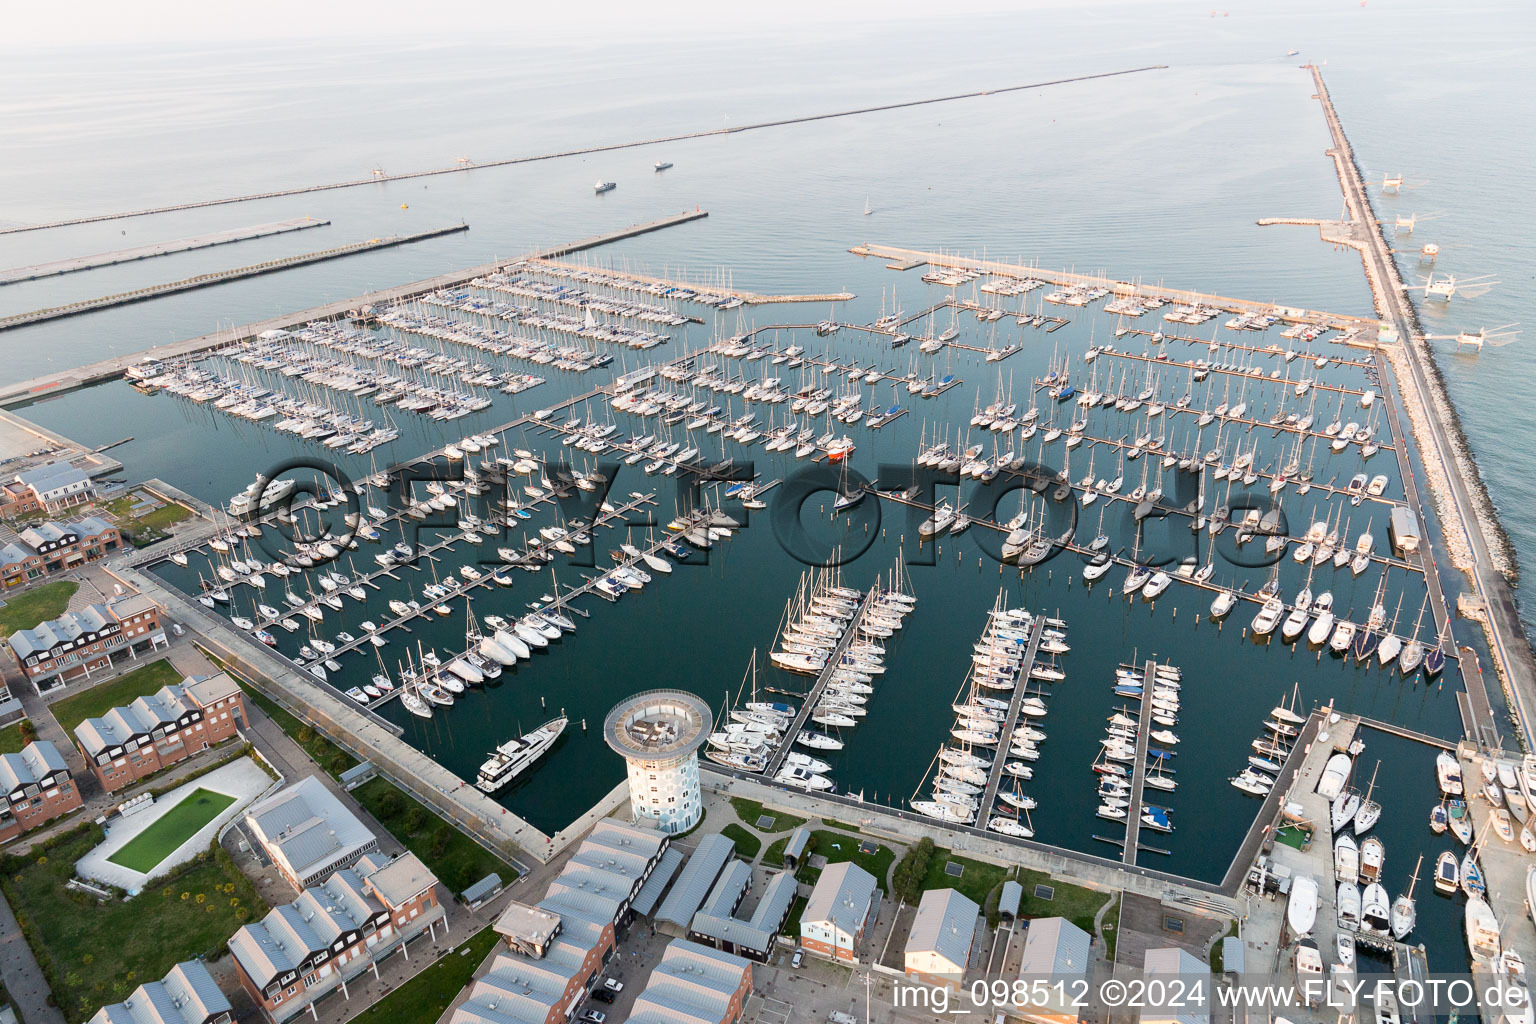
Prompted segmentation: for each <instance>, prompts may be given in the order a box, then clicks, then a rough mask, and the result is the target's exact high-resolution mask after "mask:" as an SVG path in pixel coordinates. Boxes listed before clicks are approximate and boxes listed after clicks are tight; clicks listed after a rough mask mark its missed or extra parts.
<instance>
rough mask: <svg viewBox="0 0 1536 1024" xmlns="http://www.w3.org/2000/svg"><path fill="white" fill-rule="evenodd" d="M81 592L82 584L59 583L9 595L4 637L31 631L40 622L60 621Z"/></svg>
mask: <svg viewBox="0 0 1536 1024" xmlns="http://www.w3.org/2000/svg"><path fill="white" fill-rule="evenodd" d="M79 589H80V584H78V583H73V582H71V581H69V580H59V581H58V582H57V583H44V584H43V585H42V586H40V587H33V588H32V589H31V590H28V591H26V592H25V593H21V594H16V595H15V596H11V595H6V597H5V607H3V608H0V636H10V635H11V634H12V633H14V632H16V631H17V630H18V629H31V628H32V627H33V626H35V625H37V624H38V623H39V622H46V621H47V620H49V619H56V618H58V617H59V616H60V615H63V614H64V610H65V609H66V608H68V607H69V599H70V598H71V597H74V596H75V591H77V590H79Z"/></svg>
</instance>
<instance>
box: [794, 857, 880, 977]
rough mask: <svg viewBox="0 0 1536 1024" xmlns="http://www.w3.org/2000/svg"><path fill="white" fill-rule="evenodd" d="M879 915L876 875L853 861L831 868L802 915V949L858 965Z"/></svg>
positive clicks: (819, 879)
mask: <svg viewBox="0 0 1536 1024" xmlns="http://www.w3.org/2000/svg"><path fill="white" fill-rule="evenodd" d="M879 911H880V888H879V885H878V884H877V883H876V881H875V876H874V875H872V874H870V873H869V872H868V871H865V870H864V869H863V868H861V867H859V866H858V865H857V864H854V863H853V862H851V861H842V862H840V863H837V864H828V865H827V866H826V867H825V868H824V869H823V870H822V872H821V877H819V878H817V879H816V887H815V888H814V889H812V890H811V895H810V898H809V899H808V900H806V904H805V909H804V910H803V911H801V912H800V948H802V949H804V950H805V951H806V952H807V953H815V954H816V955H817V956H824V957H829V958H831V959H833V960H841V961H843V962H844V963H853V964H856V963H858V962H859V953H858V950H859V944H860V943H861V942H863V940H864V933H865V932H866V931H867V930H868V929H869V928H870V926H872V925H873V924H874V923H875V917H876V916H877V915H878V914H879Z"/></svg>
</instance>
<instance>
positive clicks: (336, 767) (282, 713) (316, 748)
mask: <svg viewBox="0 0 1536 1024" xmlns="http://www.w3.org/2000/svg"><path fill="white" fill-rule="evenodd" d="M240 689H242V690H244V691H245V699H246V700H248V701H250V702H251V703H252V704H254V705H255V706H256V707H258V708H261V710H262V711H263V712H265V714H266V716H267V717H268V718H270V719H272V721H274V722H276V723H277V727H278V728H279V729H281V730H283V732H285V733H287V734H288V736H289V738H291V739H292V740H293V741H294V742H295V743H297V744H298V745H299V746H301V747H303V748H304V752H305V753H306V754H308V755H309V756H310V757H311V758H313V759H314V762H315V763H316V764H318V765H319V766H320V767H321V768H323V769H325V770H326V771H328V772H330V773H331V774H332V775H340V774H341V773H342V772H344V771H346V770H347V769H348V768H351V767H352V766H353V765H355V764H357V758H355V757H353V756H352V755H351V754H349V753H347V752H346V751H345V750H342V749H341V748H340V747H338V746H337V745H336V744H334V743H332V742H331V741H330V740H328V739H326V738H325V737H324V736H322V735H320V734H319V733H318V732H316V731H315V730H314V729H313V728H311V727H310V726H308V725H305V724H304V723H303V722H301V721H299V720H298V718H296V717H295V716H294V715H293V713H292V712H290V711H288V710H286V709H284V708H282V707H279V706H278V705H277V704H275V703H273V702H272V701H271V700H269V699H267V697H266V696H264V695H263V694H262V693H261V692H259V691H258V690H256V689H255V688H254V687H252V686H249V685H247V684H246V683H244V682H243V681H242V682H241V683H240Z"/></svg>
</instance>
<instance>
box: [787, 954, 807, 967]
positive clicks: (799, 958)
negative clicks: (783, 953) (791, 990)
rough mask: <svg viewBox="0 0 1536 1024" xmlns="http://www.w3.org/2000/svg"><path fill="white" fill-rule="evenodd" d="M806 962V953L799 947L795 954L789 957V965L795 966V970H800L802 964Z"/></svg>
mask: <svg viewBox="0 0 1536 1024" xmlns="http://www.w3.org/2000/svg"><path fill="white" fill-rule="evenodd" d="M804 962H805V954H804V953H802V952H800V951H799V950H798V949H797V950H795V955H794V956H792V957H790V958H789V966H791V967H793V968H794V969H795V970H799V969H800V965H801V964H802V963H804Z"/></svg>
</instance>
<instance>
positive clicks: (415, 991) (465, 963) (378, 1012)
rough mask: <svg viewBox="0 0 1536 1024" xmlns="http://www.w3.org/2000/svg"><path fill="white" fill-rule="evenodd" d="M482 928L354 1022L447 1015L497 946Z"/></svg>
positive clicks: (415, 1021)
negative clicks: (453, 1003) (455, 1000)
mask: <svg viewBox="0 0 1536 1024" xmlns="http://www.w3.org/2000/svg"><path fill="white" fill-rule="evenodd" d="M497 938H498V936H497V934H496V933H495V932H493V931H491V929H490V928H482V929H481V930H480V931H478V932H476V933H475V934H474V935H472V936H470V938H469V941H468V942H466V943H464V944H463V945H462V946H460V947H459V948H458V949H457V950H455V951H454V952H452V953H449V954H448V955H447V956H445V957H443V958H442V959H441V960H439V961H438V962H437V963H435V964H433V965H432V966H431V967H428V968H427V969H426V970H424V971H422V972H421V973H420V974H418V975H416V977H414V978H412V979H411V980H410V981H408V982H406V983H405V984H404V985H401V986H400V987H399V988H397V989H395V990H394V991H393V992H391V993H390V994H389V995H387V996H385V997H384V998H383V999H381V1000H379V1001H378V1002H376V1003H374V1004H373V1005H372V1006H370V1007H368V1009H366V1010H364V1011H363V1012H362V1013H360V1014H358V1015H357V1016H356V1017H353V1018H352V1024H431V1022H432V1021H435V1020H437V1018H439V1017H441V1016H442V1015H443V1011H444V1010H446V1009H448V1004H449V1003H451V1002H453V1000H454V997H456V996H457V995H458V994H459V992H460V991H461V990H462V989H463V988H464V986H465V985H468V984H469V983H470V980H471V979H473V978H474V976H475V971H476V969H478V968H479V966H480V964H481V963H482V962H483V961H484V960H485V958H486V957H487V956H489V955H490V952H491V950H492V949H493V948H495V946H496V941H497Z"/></svg>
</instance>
